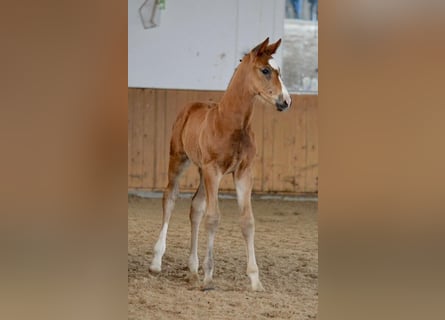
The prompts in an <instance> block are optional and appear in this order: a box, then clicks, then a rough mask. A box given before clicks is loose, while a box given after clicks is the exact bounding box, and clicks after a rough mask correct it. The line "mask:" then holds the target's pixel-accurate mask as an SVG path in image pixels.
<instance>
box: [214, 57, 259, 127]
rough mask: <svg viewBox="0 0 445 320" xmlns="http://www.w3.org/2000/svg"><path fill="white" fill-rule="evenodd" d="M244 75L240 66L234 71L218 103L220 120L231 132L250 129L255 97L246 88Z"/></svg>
mask: <svg viewBox="0 0 445 320" xmlns="http://www.w3.org/2000/svg"><path fill="white" fill-rule="evenodd" d="M246 83H247V82H246V73H245V71H244V70H243V66H242V64H241V65H240V66H239V67H238V69H237V70H236V71H235V73H234V75H233V77H232V79H231V81H230V83H229V86H228V87H227V90H226V92H225V93H224V95H223V97H222V98H221V101H220V103H219V106H218V109H219V115H220V117H221V120H222V121H224V122H225V123H226V125H227V126H230V127H231V128H232V129H233V130H237V129H247V128H248V127H250V124H251V121H252V115H253V103H254V99H255V95H254V94H253V93H251V92H250V90H249V88H248V87H247V86H246Z"/></svg>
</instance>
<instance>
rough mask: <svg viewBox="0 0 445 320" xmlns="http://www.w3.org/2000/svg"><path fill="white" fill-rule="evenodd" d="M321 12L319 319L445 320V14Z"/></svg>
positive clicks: (436, 8)
mask: <svg viewBox="0 0 445 320" xmlns="http://www.w3.org/2000/svg"><path fill="white" fill-rule="evenodd" d="M319 12H320V13H319V28H320V29H319V30H320V38H319V41H320V44H319V59H320V61H319V66H320V69H319V70H320V72H319V83H320V85H319V91H320V93H319V107H320V171H319V175H320V180H319V217H320V218H319V233H320V237H319V239H320V242H319V248H320V251H319V255H320V260H319V261H320V269H319V270H320V277H319V279H320V300H319V319H322V320H326V319H328V320H332V319H335V320H336V319H339V320H340V319H342V320H345V319H438V318H439V315H440V314H442V316H443V314H444V305H443V296H444V288H445V286H444V277H443V270H445V269H444V254H443V243H444V242H443V240H444V239H443V238H444V235H445V233H444V232H443V231H444V230H443V227H444V213H445V205H444V201H443V198H444V190H445V188H444V181H445V179H444V178H445V170H444V164H445V140H444V137H445V130H444V128H445V126H444V120H445V99H444V88H443V87H444V71H445V70H444V69H445V68H444V67H445V64H444V57H445V42H444V41H443V30H445V29H444V27H445V26H444V21H445V20H444V5H443V4H442V3H439V2H433V1H423V2H420V1H416V2H415V1H364V2H358V1H335V2H332V1H329V2H328V1H324V2H322V3H321V4H320V6H319ZM441 301H442V302H441Z"/></svg>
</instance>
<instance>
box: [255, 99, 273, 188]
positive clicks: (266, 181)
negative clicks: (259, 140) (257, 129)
mask: <svg viewBox="0 0 445 320" xmlns="http://www.w3.org/2000/svg"><path fill="white" fill-rule="evenodd" d="M256 108H263V146H262V148H263V155H262V156H263V161H262V172H263V181H262V186H263V187H262V188H263V190H262V191H263V192H271V191H273V175H274V152H275V150H274V121H273V119H274V112H276V111H275V110H273V109H272V108H265V105H264V104H262V103H259V102H258V103H257V104H256Z"/></svg>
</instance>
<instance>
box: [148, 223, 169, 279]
mask: <svg viewBox="0 0 445 320" xmlns="http://www.w3.org/2000/svg"><path fill="white" fill-rule="evenodd" d="M167 230H168V224H167V223H164V225H163V226H162V229H161V233H160V234H159V238H158V241H157V242H156V244H155V247H154V256H153V260H152V262H151V266H150V270H151V271H153V272H161V264H162V256H163V255H164V253H165V247H166V242H167Z"/></svg>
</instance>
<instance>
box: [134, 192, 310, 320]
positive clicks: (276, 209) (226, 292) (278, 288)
mask: <svg viewBox="0 0 445 320" xmlns="http://www.w3.org/2000/svg"><path fill="white" fill-rule="evenodd" d="M190 201H191V200H190V199H178V200H177V202H176V207H175V210H174V213H173V216H172V218H171V221H170V226H169V233H168V237H167V251H166V253H165V255H164V259H163V265H162V267H163V270H162V272H161V273H160V274H158V275H153V274H151V273H149V271H148V267H149V265H150V262H151V258H152V250H153V245H154V243H155V242H156V239H157V237H158V232H159V230H160V226H161V217H162V209H161V208H162V205H161V200H160V199H143V198H138V197H134V196H129V198H128V303H129V304H128V319H156V320H157V319H271V318H273V319H315V318H316V314H317V304H318V248H317V245H318V231H317V203H316V202H295V201H280V200H254V201H253V210H254V215H255V225H256V234H255V247H256V257H257V263H258V267H259V269H260V279H261V282H262V284H263V286H264V288H265V289H266V291H265V292H252V291H250V281H249V278H248V277H247V275H245V269H246V251H245V244H244V240H243V237H242V235H241V230H240V227H239V225H238V208H237V203H236V200H220V209H221V215H222V218H221V223H220V227H219V229H218V233H217V235H216V239H215V249H214V259H215V271H214V283H215V285H216V289H215V290H212V291H205V292H203V291H200V290H199V288H197V287H196V285H193V284H191V283H190V282H189V281H188V269H187V260H188V254H189V245H190V223H189V218H188V214H189V206H190ZM205 236H206V235H205V230H204V227H203V226H202V227H201V231H200V239H199V258H200V263H201V262H202V261H203V260H204V250H205V247H206V242H205ZM200 277H201V280H202V279H203V273H202V270H201V268H200Z"/></svg>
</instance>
